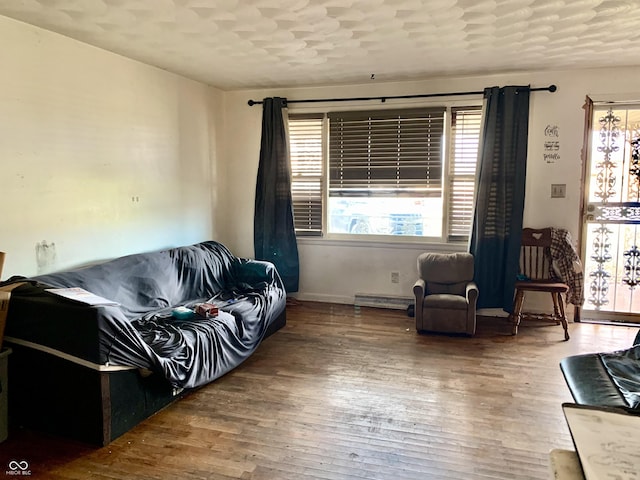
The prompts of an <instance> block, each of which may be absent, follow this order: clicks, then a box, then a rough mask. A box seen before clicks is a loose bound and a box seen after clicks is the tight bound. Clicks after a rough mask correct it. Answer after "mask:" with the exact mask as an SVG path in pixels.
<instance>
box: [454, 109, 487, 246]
mask: <svg viewBox="0 0 640 480" xmlns="http://www.w3.org/2000/svg"><path fill="white" fill-rule="evenodd" d="M481 120H482V109H481V108H480V107H464V108H452V109H451V142H450V162H449V219H448V239H449V240H450V241H456V240H457V241H461V240H466V239H467V238H468V237H469V235H470V234H471V223H472V222H473V208H474V194H475V183H476V168H477V163H478V143H479V140H480V128H481Z"/></svg>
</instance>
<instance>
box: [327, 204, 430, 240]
mask: <svg viewBox="0 0 640 480" xmlns="http://www.w3.org/2000/svg"><path fill="white" fill-rule="evenodd" d="M442 210H443V208H442V197H429V198H422V197H421V198H406V197H402V198H373V197H364V198H363V197H348V198H345V197H329V232H330V233H350V234H357V235H405V236H422V237H441V236H442Z"/></svg>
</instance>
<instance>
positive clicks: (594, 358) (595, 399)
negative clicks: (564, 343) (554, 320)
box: [560, 332, 640, 411]
mask: <svg viewBox="0 0 640 480" xmlns="http://www.w3.org/2000/svg"><path fill="white" fill-rule="evenodd" d="M560 369H561V371H562V374H563V376H564V378H565V381H566V383H567V385H568V387H569V390H570V391H571V395H572V397H573V399H574V401H575V402H576V403H577V404H580V405H593V406H602V407H621V408H623V409H626V410H629V409H631V410H636V411H640V332H638V334H637V335H636V338H635V340H634V341H633V345H632V346H631V347H630V348H627V349H623V350H618V351H615V352H607V353H587V354H582V355H573V356H570V357H566V358H563V359H562V360H561V361H560Z"/></svg>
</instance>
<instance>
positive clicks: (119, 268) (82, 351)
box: [5, 241, 286, 444]
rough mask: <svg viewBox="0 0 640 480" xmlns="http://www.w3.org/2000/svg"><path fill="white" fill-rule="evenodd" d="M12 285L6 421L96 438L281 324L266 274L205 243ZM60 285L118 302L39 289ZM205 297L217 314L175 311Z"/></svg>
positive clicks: (103, 439)
mask: <svg viewBox="0 0 640 480" xmlns="http://www.w3.org/2000/svg"><path fill="white" fill-rule="evenodd" d="M18 281H20V282H24V285H21V286H19V287H17V288H15V289H14V290H13V292H12V295H11V301H10V306H9V313H8V318H7V325H6V331H5V335H6V337H5V340H6V342H7V343H8V344H9V345H10V346H11V347H12V349H13V350H14V353H13V354H12V358H11V362H10V367H9V368H10V374H9V378H10V382H11V384H10V390H11V396H10V398H9V402H10V411H11V413H10V417H11V420H12V423H20V424H27V425H32V426H35V427H37V428H44V429H45V430H49V431H53V432H54V433H62V434H67V435H70V436H73V437H76V438H79V439H82V440H87V441H90V442H94V443H101V444H105V443H108V442H110V441H111V440H112V439H113V438H115V437H116V436H118V435H120V434H122V433H124V432H125V431H126V430H128V429H129V428H131V426H133V425H135V424H136V423H138V422H139V421H141V420H142V419H144V418H146V417H148V416H149V415H151V414H153V413H154V412H155V411H157V410H158V409H159V408H162V407H163V406H165V405H167V404H168V403H170V402H171V401H173V400H174V399H175V398H177V397H179V396H181V395H182V394H184V392H186V391H188V390H189V389H193V388H196V387H199V386H202V385H205V384H207V383H209V382H211V381H213V380H215V379H217V378H219V377H220V376H222V375H224V374H225V373H227V372H229V371H230V370H231V369H233V368H235V367H237V366H238V365H239V364H240V363H242V362H243V361H244V360H246V359H247V358H248V357H249V356H250V355H251V354H252V353H253V352H254V351H255V349H256V348H257V347H258V345H259V344H260V342H261V341H262V340H263V339H264V338H265V337H266V336H268V335H269V334H271V333H273V332H274V331H276V330H277V329H279V328H281V327H282V326H283V325H284V323H285V321H286V320H285V305H286V293H285V290H284V287H283V284H282V281H281V279H280V277H279V275H278V272H277V271H276V269H275V267H274V266H273V265H272V264H270V263H268V262H262V261H255V260H249V259H242V258H237V257H235V256H234V255H232V254H231V252H230V251H229V250H228V249H227V248H226V247H224V246H223V245H221V244H220V243H217V242H214V241H208V242H202V243H198V244H195V245H191V246H186V247H178V248H171V249H166V250H162V251H156V252H149V253H142V254H135V255H129V256H126V257H121V258H118V259H115V260H110V261H107V262H104V263H101V264H98V265H93V266H89V267H85V268H78V269H73V270H69V271H65V272H59V273H53V274H49V275H42V276H38V277H33V278H16V277H14V278H12V279H10V280H9V281H8V282H5V283H15V282H18ZM66 287H81V288H83V289H85V290H87V291H89V292H91V293H93V294H96V295H99V296H102V297H104V298H107V299H109V300H113V301H115V302H117V304H118V305H115V306H97V307H96V306H88V305H83V304H80V303H77V302H74V301H71V300H67V299H64V298H61V297H58V296H56V295H54V294H53V293H50V292H49V291H48V289H50V288H66ZM203 302H206V303H213V304H215V305H217V306H218V307H219V308H220V314H219V315H218V316H217V317H215V318H205V317H200V316H194V317H192V318H188V319H177V318H175V317H174V316H172V310H173V308H175V307H178V306H186V307H193V306H194V305H195V304H197V303H203ZM83 410H87V411H83ZM83 423H84V424H86V425H89V426H88V427H86V428H85V427H83V426H82V424H83Z"/></svg>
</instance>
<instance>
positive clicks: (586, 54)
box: [0, 0, 640, 89]
mask: <svg viewBox="0 0 640 480" xmlns="http://www.w3.org/2000/svg"><path fill="white" fill-rule="evenodd" d="M0 15H4V16H7V17H11V18H15V19H18V20H21V21H24V22H26V23H30V24H33V25H37V26H39V27H42V28H45V29H47V30H52V31H55V32H58V33H61V34H63V35H66V36H69V37H72V38H75V39H78V40H81V41H83V42H86V43H89V44H92V45H96V46H98V47H101V48H104V49H106V50H110V51H113V52H116V53H119V54H122V55H125V56H127V57H130V58H134V59H137V60H140V61H142V62H145V63H149V64H152V65H156V66H158V67H161V68H163V69H166V70H169V71H173V72H176V73H179V74H182V75H184V76H187V77H190V78H193V79H196V80H200V81H202V82H205V83H208V84H211V85H214V86H216V87H219V88H222V89H238V88H254V87H274V86H277V87H285V86H308V85H327V84H343V83H362V82H365V81H369V79H370V77H371V74H375V78H376V79H377V80H379V81H396V80H408V79H416V78H424V77H428V76H434V75H448V74H472V73H488V72H500V71H518V70H548V69H564V68H575V67H605V66H618V65H640V28H639V25H640V0H1V1H0ZM3 48H7V47H6V46H4V47H3Z"/></svg>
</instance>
